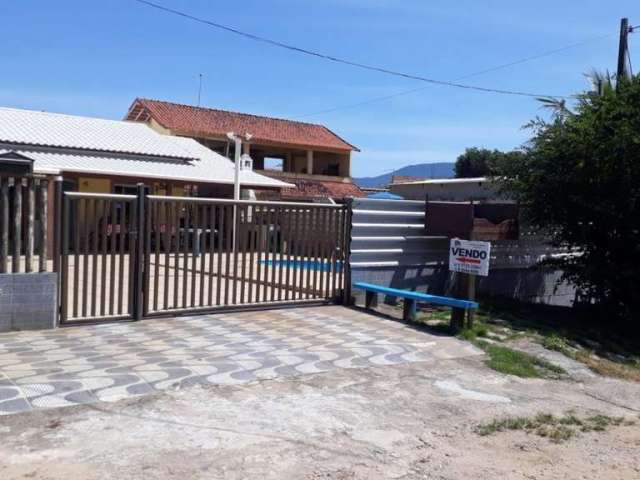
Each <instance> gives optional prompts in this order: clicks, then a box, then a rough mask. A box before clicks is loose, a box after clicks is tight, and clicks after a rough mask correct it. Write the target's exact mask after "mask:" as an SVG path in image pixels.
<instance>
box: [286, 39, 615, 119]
mask: <svg viewBox="0 0 640 480" xmlns="http://www.w3.org/2000/svg"><path fill="white" fill-rule="evenodd" d="M613 35H615V33H608V34H606V35H599V36H596V37H592V38H589V39H586V40H584V41H581V42H577V43H572V44H570V45H566V46H564V47H560V48H556V49H553V50H547V51H545V52H541V53H539V54H536V55H531V56H528V57H524V58H521V59H519V60H514V61H512V62H509V63H503V64H500V65H496V66H495V67H490V68H486V69H484V70H479V71H477V72H473V73H470V74H467V75H464V76H462V77H457V78H455V79H453V81H454V82H455V81H460V80H465V79H467V78H472V77H475V76H478V75H483V74H485V73H489V72H494V71H497V70H502V69H504V68H508V67H512V66H514V65H519V64H521V63H526V62H529V61H532V60H537V59H539V58H543V57H546V56H549V55H553V54H556V53H560V52H563V51H565V50H569V49H572V48H576V47H579V46H582V45H585V44H588V43H591V42H594V41H596V40H601V39H603V38H608V37H612V36H613ZM428 88H429V87H419V88H412V89H410V90H403V91H402V92H397V93H392V94H389V95H383V96H380V97H374V98H370V99H369V100H363V101H362V102H357V103H352V104H348V105H341V106H337V107H333V108H329V109H325V110H320V111H317V112H312V113H305V114H303V115H297V116H295V117H294V118H305V117H313V116H316V115H322V114H325V113H331V112H336V111H339V110H346V109H351V108H357V107H362V106H365V105H370V104H372V103H376V102H381V101H384V100H390V99H392V98H396V97H401V96H404V95H409V94H411V93H415V92H421V91H423V90H426V89H428ZM556 98H557V97H556Z"/></svg>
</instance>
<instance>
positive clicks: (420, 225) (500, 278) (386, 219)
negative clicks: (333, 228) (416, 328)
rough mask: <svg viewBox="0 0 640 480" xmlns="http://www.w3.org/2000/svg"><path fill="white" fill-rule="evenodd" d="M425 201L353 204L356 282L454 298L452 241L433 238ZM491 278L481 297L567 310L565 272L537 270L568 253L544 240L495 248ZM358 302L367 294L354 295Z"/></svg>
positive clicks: (525, 238)
mask: <svg viewBox="0 0 640 480" xmlns="http://www.w3.org/2000/svg"><path fill="white" fill-rule="evenodd" d="M425 207H426V202H425V201H418V200H411V201H410V200H376V199H368V198H359V199H354V201H353V223H352V235H351V256H350V260H351V262H350V265H351V279H352V283H355V282H359V281H362V282H369V283H375V284H379V285H384V286H390V287H394V288H400V289H408V290H414V291H422V292H430V293H436V294H451V287H452V280H453V277H452V275H451V274H450V273H449V270H448V261H449V258H448V255H449V249H448V247H449V239H448V238H447V237H443V236H436V235H432V234H430V233H429V231H428V230H427V229H426V227H425V225H426V222H425ZM491 244H492V252H491V253H492V254H491V267H490V275H489V276H488V277H482V278H480V280H479V283H478V289H479V292H480V293H487V294H490V295H500V296H506V297H511V298H518V299H521V300H526V301H540V302H544V303H552V304H562V305H568V304H570V303H571V302H572V301H573V298H574V297H575V289H574V288H573V286H571V285H567V284H558V280H559V278H560V276H561V272H558V271H551V270H548V269H547V270H545V269H540V268H537V267H538V266H539V265H540V263H541V262H542V261H543V260H545V259H548V258H553V257H554V256H557V255H566V254H568V253H570V252H567V251H566V250H565V249H562V248H558V247H554V246H551V245H549V244H548V243H547V242H546V241H545V239H544V238H543V237H540V236H536V235H529V234H527V233H526V232H521V235H520V239H519V240H495V241H492V242H491ZM352 293H353V294H354V295H355V296H356V299H357V300H358V301H360V300H361V298H360V297H362V296H363V295H364V294H363V293H362V292H360V291H358V290H354V291H353V292H352Z"/></svg>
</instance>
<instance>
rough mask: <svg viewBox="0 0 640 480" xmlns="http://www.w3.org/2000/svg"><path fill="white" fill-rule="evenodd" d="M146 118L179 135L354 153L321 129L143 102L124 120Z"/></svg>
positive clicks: (134, 105)
mask: <svg viewBox="0 0 640 480" xmlns="http://www.w3.org/2000/svg"><path fill="white" fill-rule="evenodd" d="M149 117H151V118H153V119H154V120H155V121H157V122H158V123H159V124H160V125H162V126H163V127H165V128H168V129H169V130H171V131H172V133H174V134H180V135H188V136H204V137H207V136H212V137H224V136H225V135H226V133H227V132H235V133H237V134H245V133H250V134H251V135H253V140H252V141H254V142H256V143H266V144H278V145H295V146H298V147H301V148H303V147H315V148H326V149H333V150H343V151H350V150H356V151H357V150H358V149H357V148H356V147H354V146H353V145H351V144H349V143H347V142H346V141H344V140H343V139H342V138H340V137H339V136H338V135H336V134H335V133H333V132H332V131H331V130H329V129H328V128H327V127H325V126H323V125H317V124H313V123H304V122H295V121H292V120H283V119H279V118H271V117H262V116H257V115H249V114H246V113H238V112H229V111H225V110H216V109H212V108H203V107H194V106H191V105H182V104H178V103H171V102H164V101H159V100H149V99H145V98H137V99H136V100H135V101H134V102H133V104H132V105H131V107H130V109H129V113H128V114H127V117H126V119H127V120H142V121H146V120H147V119H148V118H149Z"/></svg>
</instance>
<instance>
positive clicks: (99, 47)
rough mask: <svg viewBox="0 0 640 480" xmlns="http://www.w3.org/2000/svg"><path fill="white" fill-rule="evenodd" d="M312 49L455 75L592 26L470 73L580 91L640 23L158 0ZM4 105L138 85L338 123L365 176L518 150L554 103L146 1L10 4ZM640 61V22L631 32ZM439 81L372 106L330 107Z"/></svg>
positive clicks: (133, 91)
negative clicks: (365, 67) (365, 66)
mask: <svg viewBox="0 0 640 480" xmlns="http://www.w3.org/2000/svg"><path fill="white" fill-rule="evenodd" d="M156 1H157V3H161V4H163V5H165V6H168V7H173V8H175V9H179V10H184V11H187V12H189V13H192V14H194V15H198V16H202V17H205V18H208V19H210V20H212V21H215V22H219V23H223V24H227V25H230V26H234V27H237V28H239V29H241V30H245V31H249V32H252V33H255V34H258V35H262V36H266V37H270V38H273V39H275V40H279V41H282V42H287V43H291V44H295V45H298V46H301V47H304V48H307V49H312V50H317V51H321V52H324V53H327V54H331V55H334V56H340V57H345V58H349V59H353V60H355V61H359V62H362V63H370V64H375V65H380V66H385V67H388V68H391V69H396V70H401V71H405V72H409V73H414V74H417V75H422V76H427V77H431V78H436V79H442V80H453V79H457V78H460V77H463V76H466V75H469V74H471V73H474V72H477V71H479V70H483V69H485V68H490V67H493V66H496V65H500V64H504V63H507V62H511V61H514V60H518V59H520V58H523V57H528V56H531V55H536V54H538V53H541V52H544V51H547V50H551V49H556V48H561V47H564V46H566V45H569V44H573V43H576V42H582V41H584V40H589V39H592V38H594V37H599V36H603V35H607V34H611V35H610V36H608V37H606V38H600V39H594V40H593V41H590V42H589V43H588V44H586V45H582V46H579V47H576V48H573V49H570V50H567V51H564V52H561V53H557V54H555V55H551V56H547V57H545V58H540V59H536V60H533V61H530V62H527V63H524V64H520V65H516V66H513V67H510V68H506V69H502V70H499V71H495V72H491V73H487V74H483V75H478V76H475V77H473V78H468V79H466V80H464V82H465V83H470V84H474V85H478V86H484V87H492V88H502V89H513V90H523V91H531V92H534V93H542V94H556V95H567V94H573V93H575V92H577V91H579V90H582V89H584V88H585V87H586V86H587V83H586V80H585V78H584V76H583V73H585V72H587V71H589V70H591V69H592V68H597V69H601V70H605V69H610V70H615V68H616V59H617V46H618V29H619V20H620V18H621V17H623V16H627V17H629V18H630V21H631V24H632V25H637V24H640V5H639V4H638V2H637V0H616V1H614V2H609V3H608V4H607V5H606V6H605V4H603V2H602V1H600V0H598V1H595V0H580V1H578V0H565V1H559V0H553V1H550V0H536V1H533V2H522V1H518V2H516V1H513V0H501V1H483V2H479V1H476V0H457V1H455V2H452V1H450V0H448V1H440V0H430V1H426V0H403V1H400V0H395V1H393V0H262V1H260V0H244V1H242V2H237V1H235V2H232V1H227V2H225V1H205V0H190V1H178V0H156ZM0 18H2V26H3V32H2V33H3V34H2V41H0V59H1V60H2V73H1V74H0V105H1V106H10V107H18V108H29V109H37V110H47V111H55V112H64V113H71V114H79V115H89V116H97V117H105V118H114V119H118V118H122V117H123V116H124V115H125V113H126V111H127V108H128V106H129V105H130V103H131V101H132V100H133V99H134V98H135V97H136V96H144V97H150V98H158V99H165V100H171V101H176V102H183V103H195V102H196V100H197V88H198V74H199V73H202V74H203V76H204V87H203V93H202V104H203V105H206V106H211V107H214V108H223V109H230V110H237V111H242V112H249V113H255V114H263V115H273V116H280V117H285V118H293V119H300V120H305V121H311V122H318V123H323V124H325V125H327V126H328V127H329V128H331V129H333V130H334V131H336V132H337V133H339V134H340V135H342V136H343V137H344V138H346V139H347V140H348V141H350V142H351V143H353V144H355V145H357V146H359V147H360V148H361V150H362V152H361V153H359V154H357V155H356V156H355V157H354V162H353V174H354V176H368V175H376V174H380V173H384V172H387V171H389V170H392V169H394V168H398V167H401V166H404V165H409V164H413V163H423V162H427V163H430V162H438V161H454V160H455V158H456V156H457V155H459V154H460V153H461V152H462V151H463V150H464V149H465V148H466V147H471V146H479V147H488V148H499V149H511V148H514V147H517V146H518V145H520V144H521V143H522V142H524V141H525V140H526V138H527V132H526V131H523V130H522V129H521V126H522V125H523V124H524V123H526V122H527V121H528V120H529V119H531V118H532V117H534V116H535V115H543V114H544V112H542V111H541V110H540V108H539V105H538V104H537V102H536V101H535V100H533V99H530V98H521V97H513V96H502V95H495V94H486V93H477V92H473V91H467V90H459V89H454V88H449V87H442V86H435V85H425V84H423V83H421V82H418V81H414V80H407V79H402V78H396V77H390V76H386V75H382V74H378V73H374V72H368V71H362V70H358V69H354V68H352V67H348V66H343V65H337V64H334V63H327V62H324V61H322V60H319V59H316V58H310V57H306V56H303V55H299V54H296V53H294V52H290V51H285V50H280V49H277V48H274V47H271V46H268V45H263V44H259V43H255V42H252V41H250V40H247V39H244V38H240V37H237V36H234V35H232V34H230V33H226V32H222V31H219V30H215V29H212V28H209V27H206V26H204V25H200V24H196V23H192V22H190V21H188V20H185V19H181V18H177V17H174V16H170V15H167V14H165V13H162V12H159V11H157V10H153V9H150V8H149V7H145V6H142V5H140V4H138V3H136V2H134V1H132V0H112V1H109V0H104V1H101V2H93V1H79V0H59V1H56V2H51V1H46V0H20V1H18V0H5V1H3V2H0ZM630 48H631V55H632V60H635V63H636V64H637V67H636V68H637V70H640V31H639V33H636V34H633V35H631V36H630ZM422 86H426V87H427V88H425V89H424V90H421V91H419V92H416V93H413V94H408V95H404V96H399V97H396V98H393V99H390V100H385V101H380V102H375V103H371V104H369V105H366V106H362V107H359V108H350V109H343V110H338V111H335V112H330V113H324V114H321V115H308V114H311V113H315V112H318V111H323V110H326V109H331V108H334V107H340V106H344V105H351V104H354V103H358V102H364V101H367V100H369V99H372V98H376V97H380V96H385V95H392V94H395V93H398V92H402V91H405V90H410V89H414V88H419V87H422Z"/></svg>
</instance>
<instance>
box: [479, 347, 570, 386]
mask: <svg viewBox="0 0 640 480" xmlns="http://www.w3.org/2000/svg"><path fill="white" fill-rule="evenodd" d="M475 344H476V345H477V346H479V347H480V348H482V349H483V350H484V351H485V352H486V354H487V355H488V357H489V358H488V360H487V362H486V363H487V366H488V367H489V368H492V369H493V370H496V371H497V372H500V373H505V374H507V375H515V376H517V377H522V378H559V377H561V376H563V375H565V374H566V373H567V372H565V370H564V369H563V368H561V367H558V366H557V365H554V364H552V363H549V362H547V361H546V360H543V359H541V358H538V357H535V356H533V355H530V354H528V353H524V352H520V351H518V350H512V349H510V348H507V347H504V346H502V345H493V344H490V343H487V342H475Z"/></svg>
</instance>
